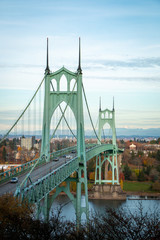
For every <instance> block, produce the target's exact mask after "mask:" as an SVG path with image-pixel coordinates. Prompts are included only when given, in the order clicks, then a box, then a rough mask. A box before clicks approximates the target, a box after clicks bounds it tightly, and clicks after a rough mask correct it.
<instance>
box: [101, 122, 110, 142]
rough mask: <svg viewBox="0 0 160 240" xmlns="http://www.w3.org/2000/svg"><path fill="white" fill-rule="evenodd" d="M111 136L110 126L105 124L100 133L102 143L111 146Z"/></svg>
mask: <svg viewBox="0 0 160 240" xmlns="http://www.w3.org/2000/svg"><path fill="white" fill-rule="evenodd" d="M112 135H113V132H112V128H111V126H110V125H109V123H105V124H104V125H103V128H102V131H101V138H102V142H105V143H108V144H112Z"/></svg>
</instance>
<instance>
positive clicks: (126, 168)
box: [123, 164, 132, 180]
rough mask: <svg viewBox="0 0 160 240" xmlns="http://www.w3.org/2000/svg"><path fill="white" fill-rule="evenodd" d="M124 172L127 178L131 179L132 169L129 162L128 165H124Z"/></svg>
mask: <svg viewBox="0 0 160 240" xmlns="http://www.w3.org/2000/svg"><path fill="white" fill-rule="evenodd" d="M123 174H124V177H125V180H130V179H131V175H132V171H131V169H130V168H129V167H128V164H126V165H125V166H124V169H123Z"/></svg>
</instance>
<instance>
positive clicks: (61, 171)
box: [19, 144, 117, 202]
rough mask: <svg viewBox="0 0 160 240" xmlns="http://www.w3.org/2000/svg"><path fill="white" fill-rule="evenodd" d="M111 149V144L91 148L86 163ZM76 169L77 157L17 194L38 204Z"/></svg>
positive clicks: (87, 152) (77, 165)
mask: <svg viewBox="0 0 160 240" xmlns="http://www.w3.org/2000/svg"><path fill="white" fill-rule="evenodd" d="M113 148H114V146H113V145H112V144H102V145H97V146H93V147H92V148H90V149H88V150H87V151H86V159H87V161H88V160H90V159H91V158H93V157H94V156H96V155H97V154H99V153H101V152H104V151H108V152H109V153H112V152H113ZM116 150H117V149H116ZM78 167H79V161H78V157H75V158H73V159H71V160H70V161H69V162H67V163H65V164H63V165H61V166H60V167H58V168H57V169H55V170H53V171H52V172H51V173H48V174H47V175H46V176H44V177H42V178H41V179H39V180H37V181H36V182H34V183H32V184H31V185H29V186H28V187H26V188H24V189H21V190H20V192H19V194H20V195H21V197H22V198H27V199H28V200H29V201H30V202H38V201H40V200H41V199H42V198H43V197H44V196H45V194H47V193H49V192H51V191H52V190H53V189H54V188H56V187H57V186H59V184H61V183H62V182H63V181H65V180H66V179H67V178H68V177H69V176H70V175H71V174H72V173H73V172H75V171H76V170H77V169H78Z"/></svg>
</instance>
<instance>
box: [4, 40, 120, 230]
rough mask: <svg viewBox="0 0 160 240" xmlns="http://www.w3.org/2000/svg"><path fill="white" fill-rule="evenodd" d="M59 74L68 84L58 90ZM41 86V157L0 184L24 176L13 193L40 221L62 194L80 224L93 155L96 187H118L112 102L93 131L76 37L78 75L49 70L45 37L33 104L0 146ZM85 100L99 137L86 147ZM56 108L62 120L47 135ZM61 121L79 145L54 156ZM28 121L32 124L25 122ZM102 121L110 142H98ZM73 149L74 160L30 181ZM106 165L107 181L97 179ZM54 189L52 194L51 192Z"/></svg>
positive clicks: (85, 210) (64, 69)
mask: <svg viewBox="0 0 160 240" xmlns="http://www.w3.org/2000/svg"><path fill="white" fill-rule="evenodd" d="M63 76H65V79H66V82H67V84H66V90H65V91H64V90H63V91H62V90H61V84H62V83H61V82H62V78H63ZM42 83H44V86H45V88H44V89H45V93H44V104H43V123H42V142H41V151H40V157H39V158H37V159H35V160H33V161H29V162H27V163H25V164H22V165H21V166H18V167H16V168H14V169H11V170H8V171H6V172H3V173H1V174H0V183H1V184H4V182H6V181H8V180H9V179H10V178H11V177H13V176H17V175H21V174H24V173H25V174H26V176H25V177H24V179H23V181H22V182H21V184H20V185H18V186H17V189H16V191H15V193H14V195H15V196H16V197H19V198H20V199H21V200H22V201H23V199H27V200H28V201H29V202H30V203H33V204H35V208H36V214H37V218H38V217H39V216H40V213H41V212H43V214H44V219H45V220H46V221H47V220H48V219H49V211H50V208H51V205H52V204H53V202H54V200H55V198H56V197H57V196H58V195H59V194H60V193H61V192H65V193H66V194H67V196H68V197H69V199H70V200H71V201H72V203H73V205H74V207H75V213H76V220H77V226H79V224H80V222H81V216H82V213H85V214H86V219H88V215H89V209H88V187H87V165H86V163H87V161H89V160H90V159H92V158H93V157H96V169H95V184H101V183H111V184H113V185H114V184H119V173H118V171H119V166H118V160H117V155H118V154H120V153H121V152H122V150H120V149H118V147H117V144H116V129H115V110H114V102H113V109H112V110H109V109H105V110H101V103H100V106H99V116H98V133H97V132H96V130H95V128H94V125H93V121H92V118H91V114H90V111H89V106H88V103H87V98H86V95H85V90H84V86H83V81H82V69H81V46H80V39H79V60H78V68H77V71H76V72H72V71H69V70H68V69H66V68H65V67H62V68H61V69H59V70H58V71H55V72H51V71H50V69H49V59H48V39H47V63H46V69H45V75H44V78H43V80H42V82H41V83H40V86H39V87H38V89H37V91H36V92H35V94H34V96H33V97H32V99H31V101H30V102H29V103H28V105H27V107H26V108H25V109H24V111H23V112H22V114H21V115H20V117H19V118H18V119H17V121H16V122H15V123H14V124H13V126H12V127H11V129H10V130H9V131H8V132H7V133H6V134H5V136H4V137H3V138H2V139H1V142H3V141H4V139H6V138H7V137H8V136H9V134H10V133H11V131H12V130H13V129H14V128H16V125H17V124H18V122H20V121H21V120H22V122H24V114H25V113H26V111H29V107H30V105H31V103H32V102H33V101H34V99H35V98H36V95H37V93H38V92H39V91H40V87H41V85H42ZM83 99H84V100H85V103H86V107H87V110H88V115H89V119H90V121H91V125H92V128H93V131H94V133H95V135H96V138H97V144H88V145H86V144H85V130H84V111H83ZM62 103H65V107H64V108H62V105H61V104H62ZM57 108H59V111H60V113H61V117H60V118H59V119H58V120H57V123H56V126H55V127H54V130H53V132H52V134H51V121H52V116H53V115H54V114H55V113H56V109H57ZM67 108H70V109H71V111H72V113H73V115H74V118H75V122H76V134H75V133H74V131H73V130H72V129H71V127H70V124H69V123H68V121H67V118H66V111H67ZM62 120H63V121H64V122H65V124H66V125H67V127H68V129H69V130H70V132H71V133H72V134H73V136H74V138H76V142H77V145H76V146H72V147H69V148H65V149H62V150H59V151H57V152H50V141H51V139H53V137H54V136H55V133H56V131H57V129H58V127H59V126H60V124H61V122H62ZM34 121H36V120H34ZM28 123H30V122H29V121H28ZM106 123H108V124H109V126H110V128H111V129H112V142H111V144H102V143H101V135H102V130H103V126H104V125H105V124H106ZM73 150H74V151H75V150H76V156H74V157H73V158H72V159H70V160H69V161H66V162H65V163H64V162H62V164H61V165H60V166H58V167H57V168H56V169H52V171H50V172H48V173H46V174H45V175H44V176H43V177H41V178H39V179H38V180H36V181H34V182H33V181H32V179H31V174H32V173H33V172H34V170H35V169H36V167H39V168H41V167H42V166H43V165H44V164H49V163H50V162H52V160H53V159H54V158H55V157H59V156H62V155H63V154H69V153H71V152H72V151H73ZM102 156H103V158H102ZM106 161H108V163H109V165H110V167H111V170H112V179H111V180H108V179H101V170H102V165H103V164H104V163H105V162H106ZM73 173H74V174H73ZM62 182H65V183H66V184H65V185H64V184H63V185H62V184H61V183H62ZM71 182H76V196H74V195H73V194H72V193H71V192H70V183H71ZM82 184H84V189H85V193H84V194H85V206H82V205H81V196H82V191H81V189H82ZM54 189H55V191H54V194H50V193H51V192H52V191H53V190H54Z"/></svg>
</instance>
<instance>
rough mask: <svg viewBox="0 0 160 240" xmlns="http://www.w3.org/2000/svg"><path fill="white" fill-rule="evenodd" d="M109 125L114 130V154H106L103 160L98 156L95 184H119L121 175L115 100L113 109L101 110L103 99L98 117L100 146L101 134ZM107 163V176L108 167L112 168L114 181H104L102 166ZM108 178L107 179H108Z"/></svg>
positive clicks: (99, 142) (99, 141)
mask: <svg viewBox="0 0 160 240" xmlns="http://www.w3.org/2000/svg"><path fill="white" fill-rule="evenodd" d="M106 123H108V124H109V126H110V128H111V129H112V145H113V151H112V152H108V153H107V152H104V154H103V159H102V155H101V154H99V156H98V155H97V156H96V169H95V184H97V183H98V184H101V183H112V184H115V183H116V184H119V176H118V175H119V174H118V162H117V152H118V147H117V144H116V128H115V109H114V98H113V109H112V110H109V109H105V110H102V109H101V99H100V106H99V117H98V140H97V141H98V144H101V134H102V129H103V126H104V125H105V124H106ZM104 163H105V175H107V172H108V167H109V166H110V168H111V170H112V180H107V179H104V180H102V177H101V174H102V165H103V164H104ZM106 178H107V177H106Z"/></svg>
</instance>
